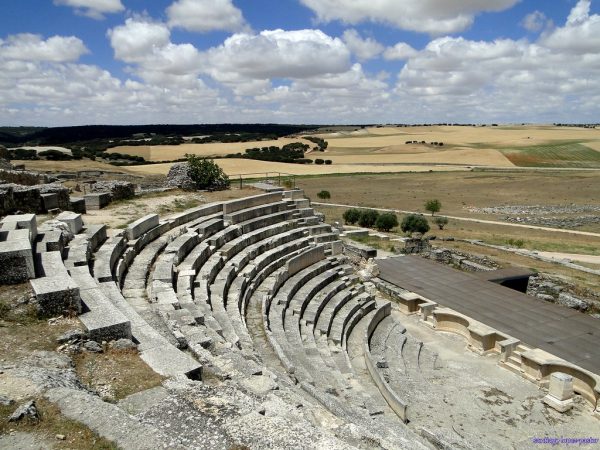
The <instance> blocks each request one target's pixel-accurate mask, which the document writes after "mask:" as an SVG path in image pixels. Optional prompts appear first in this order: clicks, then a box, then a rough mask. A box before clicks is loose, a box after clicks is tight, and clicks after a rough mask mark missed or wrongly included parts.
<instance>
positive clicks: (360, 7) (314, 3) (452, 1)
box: [300, 0, 519, 35]
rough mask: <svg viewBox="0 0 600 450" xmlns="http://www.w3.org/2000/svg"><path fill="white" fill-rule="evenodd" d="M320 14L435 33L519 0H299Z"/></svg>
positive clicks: (452, 29) (457, 28)
mask: <svg viewBox="0 0 600 450" xmlns="http://www.w3.org/2000/svg"><path fill="white" fill-rule="evenodd" d="M300 1H301V2H302V3H303V4H304V5H305V6H307V7H308V8H310V9H312V10H313V11H314V12H315V14H316V15H317V18H318V19H319V20H321V21H325V22H329V21H333V20H341V21H342V22H344V23H349V24H357V23H360V22H364V21H371V22H379V23H385V24H389V25H392V26H395V27H398V28H401V29H404V30H411V31H417V32H423V33H429V34H432V35H441V34H447V33H455V32H458V31H462V30H464V29H466V28H468V27H469V26H470V25H471V24H472V23H473V19H474V17H475V15H476V14H478V13H480V12H489V11H502V10H505V9H507V8H510V7H512V6H513V5H515V4H516V3H517V2H518V1H519V0H463V1H456V0H418V1H417V0H352V1H349V0H300Z"/></svg>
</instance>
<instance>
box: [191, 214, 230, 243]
mask: <svg viewBox="0 0 600 450" xmlns="http://www.w3.org/2000/svg"><path fill="white" fill-rule="evenodd" d="M223 228H225V223H224V222H223V219H222V218H216V217H215V218H213V219H210V220H207V221H205V222H203V223H201V224H200V225H196V226H195V227H191V228H190V231H195V232H196V233H198V234H199V235H200V236H201V237H202V239H207V238H208V237H209V236H212V235H213V234H215V233H217V232H219V231H221V230H222V229H223Z"/></svg>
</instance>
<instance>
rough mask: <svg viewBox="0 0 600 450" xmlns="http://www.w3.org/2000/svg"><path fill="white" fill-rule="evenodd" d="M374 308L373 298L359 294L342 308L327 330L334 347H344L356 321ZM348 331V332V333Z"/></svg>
mask: <svg viewBox="0 0 600 450" xmlns="http://www.w3.org/2000/svg"><path fill="white" fill-rule="evenodd" d="M374 308H375V301H374V300H373V297H372V296H371V295H369V294H367V293H364V292H363V293H362V294H359V295H357V296H355V297H353V298H352V299H350V300H349V301H348V302H346V304H345V305H344V306H342V307H341V308H340V309H339V310H338V312H337V313H336V314H335V316H334V317H333V320H332V322H331V326H330V329H329V334H328V336H329V339H330V340H331V341H332V342H333V343H334V344H335V345H341V346H343V345H344V342H345V339H346V337H347V335H348V333H349V331H352V328H353V327H354V325H356V320H360V318H361V317H362V316H363V315H365V314H366V313H368V312H370V311H372V310H373V309H374ZM348 330H349V331H348Z"/></svg>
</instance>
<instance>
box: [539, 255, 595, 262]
mask: <svg viewBox="0 0 600 450" xmlns="http://www.w3.org/2000/svg"><path fill="white" fill-rule="evenodd" d="M537 253H538V255H540V256H544V257H546V258H552V259H570V260H571V261H579V262H584V263H589V264H600V256H595V255H580V254H578V253H557V252H537Z"/></svg>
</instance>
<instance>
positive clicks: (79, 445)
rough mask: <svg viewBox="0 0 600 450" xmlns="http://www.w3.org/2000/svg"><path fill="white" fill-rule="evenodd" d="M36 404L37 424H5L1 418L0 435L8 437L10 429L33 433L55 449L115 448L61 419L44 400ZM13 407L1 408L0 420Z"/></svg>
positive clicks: (93, 434)
mask: <svg viewBox="0 0 600 450" xmlns="http://www.w3.org/2000/svg"><path fill="white" fill-rule="evenodd" d="M35 404H36V407H37V410H38V413H39V416H40V420H39V421H31V420H27V419H25V420H21V421H19V422H8V421H7V420H4V419H3V420H0V434H8V433H9V432H10V431H13V430H14V431H21V432H27V433H34V434H36V435H40V436H41V437H42V438H44V440H45V441H47V442H52V448H54V449H65V450H66V449H81V450H113V449H114V450H116V449H117V448H118V447H117V446H116V445H115V444H113V443H112V442H110V441H108V440H106V439H104V438H102V437H100V436H98V435H97V434H96V433H94V432H93V431H92V430H90V429H89V428H87V427H86V426H85V425H82V424H81V423H79V422H77V421H74V420H71V419H67V418H66V417H64V416H63V415H62V414H61V413H60V410H59V409H58V407H57V406H56V405H54V404H52V403H50V402H48V401H47V400H45V399H43V398H39V399H35ZM15 408H16V405H9V406H1V405H0V417H2V418H4V417H7V416H9V415H10V414H12V412H13V411H14V410H15ZM57 434H62V435H64V436H65V439H64V440H58V439H56V437H55V436H56V435H57Z"/></svg>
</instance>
